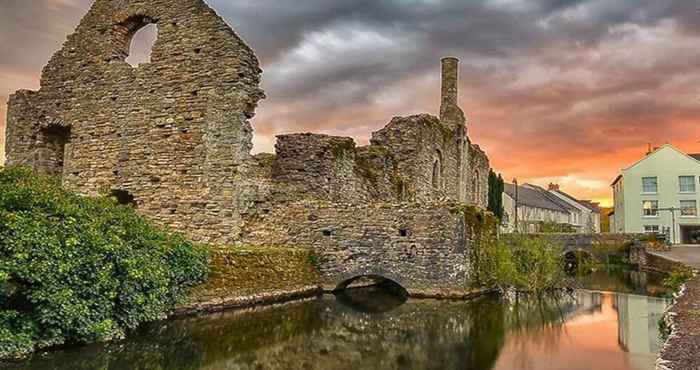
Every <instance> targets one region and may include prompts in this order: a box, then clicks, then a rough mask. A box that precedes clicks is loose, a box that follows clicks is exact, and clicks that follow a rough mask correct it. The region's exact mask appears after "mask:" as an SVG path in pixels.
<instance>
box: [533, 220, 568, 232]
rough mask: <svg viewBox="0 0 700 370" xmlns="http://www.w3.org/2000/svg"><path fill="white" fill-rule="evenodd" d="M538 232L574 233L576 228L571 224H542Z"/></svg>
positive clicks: (546, 222)
mask: <svg viewBox="0 0 700 370" xmlns="http://www.w3.org/2000/svg"><path fill="white" fill-rule="evenodd" d="M538 230H539V232H540V233H542V234H557V233H573V232H576V228H575V227H574V226H573V225H569V224H560V223H556V222H553V221H544V222H541V223H540V225H539V227H538Z"/></svg>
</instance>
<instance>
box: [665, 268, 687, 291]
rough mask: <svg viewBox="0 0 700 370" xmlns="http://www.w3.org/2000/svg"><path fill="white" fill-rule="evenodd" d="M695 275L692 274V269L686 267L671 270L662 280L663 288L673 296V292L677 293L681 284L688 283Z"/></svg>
mask: <svg viewBox="0 0 700 370" xmlns="http://www.w3.org/2000/svg"><path fill="white" fill-rule="evenodd" d="M694 275H695V274H694V273H693V269H692V268H690V267H687V266H679V267H676V268H674V269H673V271H671V273H670V274H668V276H667V277H666V278H665V279H664V281H663V283H662V284H663V286H664V288H666V289H668V290H670V291H671V292H672V293H671V294H673V293H675V292H678V291H679V290H680V289H681V287H682V286H683V284H685V283H686V282H688V280H690V279H692V278H693V276H694Z"/></svg>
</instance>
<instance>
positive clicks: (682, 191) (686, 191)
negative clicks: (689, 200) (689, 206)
mask: <svg viewBox="0 0 700 370" xmlns="http://www.w3.org/2000/svg"><path fill="white" fill-rule="evenodd" d="M682 179H691V180H692V185H693V188H692V189H691V190H683V183H682V181H681V180H682ZM696 191H697V184H696V183H695V176H678V192H679V193H682V194H695V192H696Z"/></svg>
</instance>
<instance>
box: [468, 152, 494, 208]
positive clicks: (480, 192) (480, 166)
mask: <svg viewBox="0 0 700 370" xmlns="http://www.w3.org/2000/svg"><path fill="white" fill-rule="evenodd" d="M490 172H491V165H490V164H489V158H488V156H487V155H486V153H485V152H484V151H483V150H481V148H480V147H479V146H478V145H474V144H469V172H468V173H469V175H468V177H467V181H466V183H467V194H469V198H468V203H470V204H473V205H475V206H477V207H480V208H483V209H486V208H487V207H488V205H489V173H490Z"/></svg>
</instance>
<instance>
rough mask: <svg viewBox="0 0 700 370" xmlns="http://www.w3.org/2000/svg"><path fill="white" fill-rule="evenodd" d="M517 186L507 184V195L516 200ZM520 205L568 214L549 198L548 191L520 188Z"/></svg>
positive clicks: (560, 205) (565, 209) (561, 206)
mask: <svg viewBox="0 0 700 370" xmlns="http://www.w3.org/2000/svg"><path fill="white" fill-rule="evenodd" d="M515 189H516V187H515V185H513V184H505V189H504V191H505V193H506V194H508V196H510V197H511V198H513V199H515ZM517 189H518V205H523V206H528V207H533V208H542V209H549V210H552V211H557V212H568V209H567V208H565V207H564V206H563V205H562V204H560V203H559V202H556V201H554V200H552V199H551V198H550V197H549V196H547V194H546V191H541V190H538V189H535V188H532V187H525V186H518V187H517Z"/></svg>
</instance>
